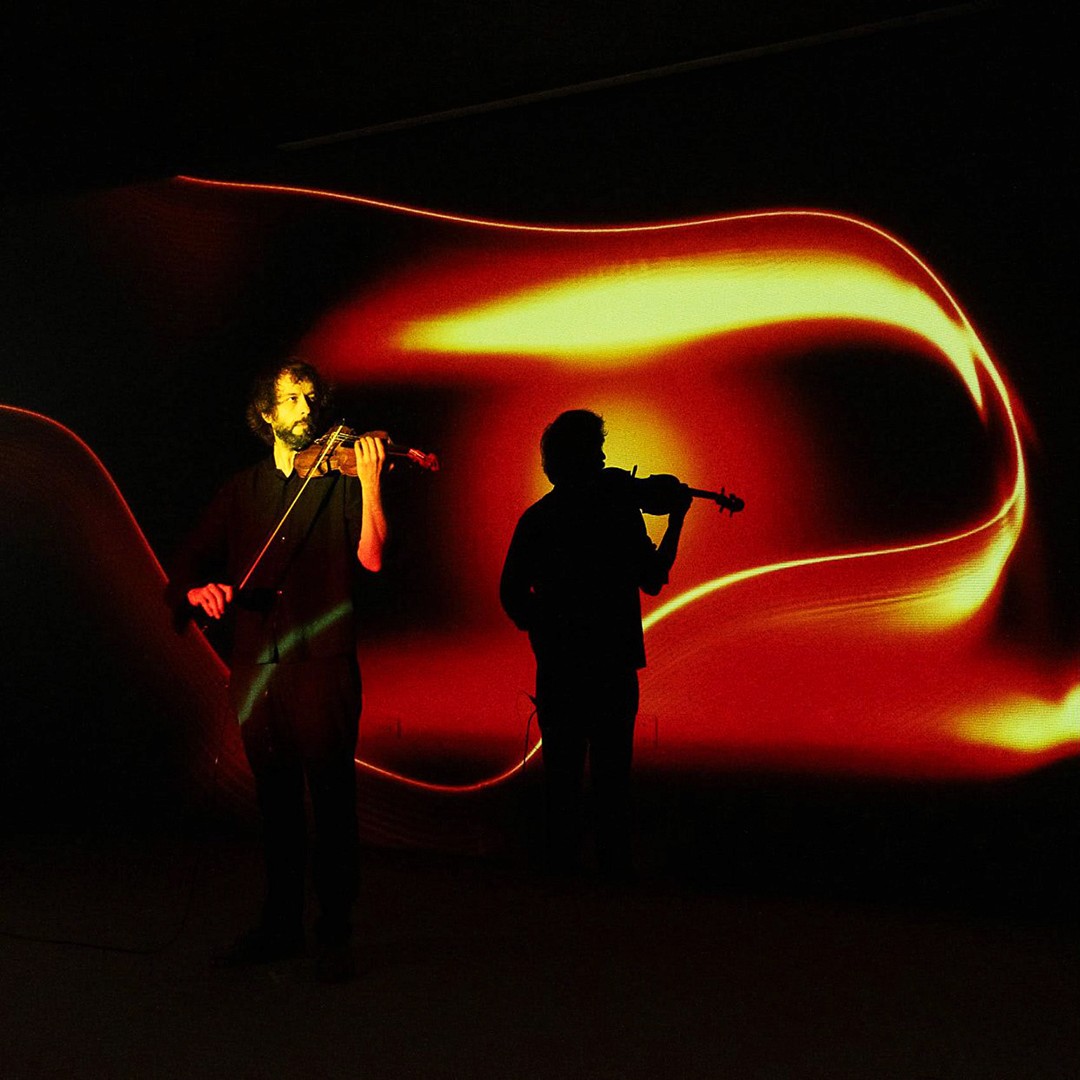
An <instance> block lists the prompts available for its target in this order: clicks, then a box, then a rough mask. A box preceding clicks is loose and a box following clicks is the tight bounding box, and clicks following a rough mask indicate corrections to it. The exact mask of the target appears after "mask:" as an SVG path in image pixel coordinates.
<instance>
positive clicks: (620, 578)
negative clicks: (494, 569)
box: [499, 470, 668, 668]
mask: <svg viewBox="0 0 1080 1080" xmlns="http://www.w3.org/2000/svg"><path fill="white" fill-rule="evenodd" d="M617 471H618V470H605V471H604V472H603V473H601V474H600V475H599V476H598V478H597V480H596V482H594V483H592V484H588V485H583V486H577V487H572V486H565V485H560V486H557V487H555V488H554V489H552V491H550V492H549V493H548V494H547V495H545V496H544V497H543V498H542V499H540V500H539V501H538V502H535V503H533V505H532V506H530V507H529V508H528V509H527V510H526V511H525V513H524V514H522V515H521V519H520V520H519V521H518V524H517V528H516V529H515V530H514V535H513V538H512V540H511V541H510V548H509V550H508V551H507V554H506V562H505V564H504V565H503V572H502V579H501V581H500V586H499V596H500V599H501V601H502V605H503V608H504V610H505V611H506V613H507V614H508V615H509V616H510V618H511V619H513V621H514V623H515V625H516V626H517V627H518V628H519V629H521V630H527V631H528V633H529V641H530V644H531V645H532V647H533V651H534V652H535V654H536V660H537V663H538V664H572V665H580V664H582V663H586V664H592V663H595V664H603V665H605V666H627V667H632V668H641V667H644V666H645V641H644V636H643V634H642V629H641V594H640V592H639V589H644V590H645V591H646V592H648V593H649V594H651V595H656V593H658V592H659V591H660V589H661V588H662V587H663V586H664V585H666V584H667V580H668V575H667V569H666V568H665V567H664V565H663V564H662V562H661V559H660V557H659V555H658V553H657V549H656V546H655V545H654V544H653V543H652V541H651V540H650V539H649V534H648V532H647V531H646V529H645V521H644V519H643V518H642V516H641V511H640V510H639V509H638V508H637V506H636V505H634V503H633V501H632V500H631V499H630V498H628V496H627V490H626V488H625V486H624V485H622V484H620V483H618V482H617V480H618V479H619V478H618V477H616V476H615V475H614V474H615V473H616V472H617ZM623 475H625V474H623Z"/></svg>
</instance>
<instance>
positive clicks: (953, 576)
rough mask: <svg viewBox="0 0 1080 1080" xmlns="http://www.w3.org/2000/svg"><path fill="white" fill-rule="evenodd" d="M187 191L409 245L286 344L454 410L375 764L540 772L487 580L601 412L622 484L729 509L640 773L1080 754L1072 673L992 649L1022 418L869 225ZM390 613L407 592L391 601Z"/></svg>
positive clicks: (463, 779)
mask: <svg viewBox="0 0 1080 1080" xmlns="http://www.w3.org/2000/svg"><path fill="white" fill-rule="evenodd" d="M187 183H190V184H196V183H198V184H202V185H204V186H207V187H215V188H218V189H220V190H222V191H228V192H230V193H231V195H230V197H234V198H240V199H280V198H290V199H298V198H329V199H333V200H334V201H335V202H337V203H339V204H342V205H343V206H348V207H353V208H354V209H355V212H356V213H358V214H367V215H376V216H377V217H379V218H380V220H383V221H384V223H385V219H386V218H388V217H390V218H393V219H398V218H400V220H402V221H403V222H407V223H408V224H409V234H408V235H409V245H408V251H409V252H410V255H409V258H408V259H407V260H404V261H401V262H399V263H397V264H396V265H395V266H394V267H393V268H392V269H389V270H385V271H381V272H378V271H377V272H371V271H370V270H369V272H368V273H367V274H366V283H365V284H364V285H363V286H362V287H358V288H357V290H356V291H355V293H354V295H352V296H351V297H348V298H347V299H346V300H344V301H343V302H342V303H340V304H339V305H338V306H337V307H336V308H334V309H333V310H329V311H327V312H325V314H324V315H323V316H322V317H321V318H320V319H319V320H318V321H317V323H316V324H315V325H314V326H312V328H311V330H310V333H309V334H308V335H307V337H306V339H305V340H304V341H303V342H302V343H301V345H300V349H299V351H300V352H302V353H303V354H305V355H306V356H307V357H308V358H309V359H311V360H312V361H313V362H315V363H316V364H318V365H319V366H320V367H321V368H323V369H324V370H326V371H327V372H328V373H329V374H330V375H331V376H332V377H333V378H335V379H336V380H337V381H338V382H339V384H341V385H342V386H343V387H345V388H348V389H349V390H351V391H352V392H354V393H355V395H356V396H357V397H358V398H361V399H362V397H363V395H364V393H365V392H367V393H369V394H371V395H373V396H378V397H379V398H380V400H383V401H385V400H388V399H389V398H391V397H392V396H393V395H399V396H400V398H401V400H402V401H406V402H407V401H409V400H412V398H411V397H410V395H412V397H415V396H416V392H417V391H418V390H423V391H424V392H425V393H427V394H428V395H429V396H430V395H435V396H436V397H437V398H438V401H439V402H440V404H439V405H438V406H437V408H436V409H435V411H436V412H437V413H438V417H437V419H438V431H439V441H438V442H436V443H432V444H431V449H433V450H435V451H436V452H437V453H438V456H439V460H440V462H441V464H442V469H441V472H440V473H439V476H438V478H437V479H432V480H431V484H430V485H427V490H426V494H425V515H426V516H425V519H424V527H423V531H424V534H425V535H424V537H423V538H422V539H423V543H424V544H425V545H426V548H425V551H426V553H427V556H428V558H429V559H430V560H431V562H432V564H433V566H434V567H435V569H434V571H433V578H434V579H435V581H436V588H434V589H433V590H432V591H435V592H438V594H439V595H438V597H437V600H438V603H437V604H436V603H435V598H434V597H431V598H429V597H428V596H427V595H426V593H425V594H424V595H419V596H413V595H408V598H409V600H410V604H409V609H410V611H412V612H413V613H414V614H413V617H412V622H411V623H410V624H409V625H408V626H404V627H403V626H400V625H399V626H395V628H394V629H393V631H387V632H385V633H383V632H380V631H379V630H378V629H372V631H371V633H370V634H369V636H368V638H367V640H365V642H364V643H363V645H362V651H361V663H362V668H363V671H364V685H365V711H364V719H363V723H362V725H361V743H360V764H361V765H362V766H363V767H364V768H366V769H368V770H371V771H373V772H376V773H378V774H380V775H382V776H384V777H389V778H391V779H394V780H397V781H401V782H405V783H409V784H417V785H420V786H423V787H430V788H433V789H434V790H437V791H445V792H454V791H458V792H468V791H477V790H480V789H482V788H484V787H489V786H492V785H495V784H498V783H501V782H503V781H504V780H505V779H507V778H508V777H509V776H511V775H513V773H514V772H515V771H517V770H519V769H520V768H522V767H523V762H524V759H525V758H526V757H527V756H528V755H529V754H531V753H535V750H536V736H535V731H532V732H531V733H530V732H528V731H527V722H528V718H529V714H530V705H529V701H528V696H527V695H528V694H529V693H530V692H531V690H532V658H531V655H530V653H529V650H528V645H527V643H526V641H525V639H524V636H523V635H519V634H518V633H517V631H515V630H514V628H513V627H512V625H511V624H510V623H509V621H508V620H507V619H506V618H505V616H504V615H503V613H502V611H501V610H500V608H499V605H498V597H497V581H498V575H499V569H500V567H501V562H502V558H503V556H504V554H505V551H506V546H507V544H508V542H509V538H510V534H511V532H512V530H513V527H514V524H515V522H516V520H517V517H518V516H519V514H520V513H521V511H522V510H523V509H524V508H525V506H527V505H528V504H529V503H530V502H531V501H533V500H534V499H535V498H537V497H538V496H539V495H540V494H542V493H543V491H544V490H546V482H545V481H544V478H543V476H542V474H541V472H540V469H539V460H538V452H537V441H538V438H539V434H540V431H541V430H542V428H543V426H544V425H545V424H546V423H547V422H548V421H549V420H550V419H552V418H553V417H554V416H555V415H556V414H557V413H558V412H560V411H562V410H563V409H566V408H574V407H587V408H592V409H595V410H596V411H598V412H600V413H602V414H603V415H604V417H605V419H606V423H607V427H608V430H609V433H610V434H609V438H608V442H607V446H606V450H607V456H608V463H609V464H610V465H614V466H619V467H623V468H631V467H633V466H635V465H636V466H637V467H638V470H639V474H641V475H648V474H650V473H675V474H676V475H678V476H679V477H680V478H681V479H683V480H685V481H686V482H688V483H690V484H691V485H692V486H694V487H701V488H707V489H717V490H718V489H719V488H720V487H721V486H722V485H724V486H726V487H727V488H728V489H729V490H734V491H736V492H737V493H738V494H739V495H740V496H741V497H742V498H744V499H745V500H746V510H745V512H744V513H742V514H740V515H738V516H736V517H734V518H729V517H727V516H722V517H721V516H720V515H718V514H717V513H716V510H715V508H711V509H710V508H709V507H707V506H705V505H702V504H699V505H696V506H695V507H694V508H693V510H692V511H691V514H690V517H689V518H688V521H687V526H686V529H685V532H684V535H683V542H682V546H681V550H680V556H679V560H678V562H677V563H676V566H675V570H674V572H673V574H672V582H671V584H670V585H669V586H668V588H667V589H666V590H665V591H664V593H663V594H661V596H660V597H658V598H656V599H655V600H650V599H649V598H645V616H644V624H645V629H646V649H647V652H648V657H649V664H648V667H647V668H646V669H645V671H644V672H643V678H642V708H641V713H640V716H639V725H638V735H637V739H638V747H637V754H638V761H639V764H641V765H646V766H647V765H648V764H649V763H650V762H652V763H655V764H657V765H663V766H665V767H670V768H674V769H711V768H723V767H732V766H736V765H742V764H748V765H751V764H752V765H760V766H765V767H770V768H777V769H794V770H822V771H851V772H857V773H864V774H883V775H896V776H943V777H944V776H950V777H956V776H960V777H965V776H966V777H988V776H995V775H1005V774H1010V773H1018V772H1023V771H1025V770H1028V769H1032V768H1035V767H1037V766H1040V765H1043V764H1046V763H1048V762H1050V761H1053V760H1056V759H1059V758H1062V757H1065V756H1068V755H1071V754H1075V753H1076V752H1077V750H1078V749H1080V700H1078V696H1080V677H1078V664H1077V662H1076V658H1075V656H1074V657H1073V658H1072V660H1071V662H1069V663H1063V662H1061V661H1060V658H1054V657H1052V656H1051V655H1050V653H1051V650H1049V649H1047V650H1045V652H1046V655H1045V657H1040V656H1039V655H1038V654H1037V652H1036V651H1035V650H1032V649H1031V648H1025V649H1023V650H1020V649H1017V648H1014V647H1011V646H1010V642H1009V637H1008V635H1007V634H1005V633H1004V632H1003V631H1002V620H1001V612H1000V601H1001V598H1002V594H1003V591H1004V589H1005V587H1006V585H1007V584H1009V583H1010V575H1011V573H1012V571H1013V570H1014V569H1015V567H1016V564H1017V560H1018V559H1021V558H1032V557H1033V556H1031V555H1030V554H1029V553H1028V552H1027V551H1026V550H1025V549H1024V547H1023V545H1021V538H1022V536H1023V533H1024V528H1025V517H1026V509H1027V507H1026V503H1027V499H1028V490H1027V481H1026V466H1025V460H1024V447H1023V441H1022V438H1021V422H1022V421H1021V417H1020V415H1019V406H1018V404H1017V403H1016V401H1015V400H1014V398H1013V395H1012V394H1011V393H1010V390H1009V388H1008V385H1007V381H1006V379H1005V377H1004V375H1003V374H1002V372H1001V370H1000V369H999V367H998V365H997V363H996V362H995V360H994V359H993V358H992V357H991V355H990V353H989V351H988V350H987V348H986V347H985V345H984V343H983V342H982V341H981V340H980V338H979V336H978V334H977V332H976V330H975V328H974V327H973V326H972V324H971V322H970V321H969V319H968V317H967V316H966V315H965V313H964V311H963V310H962V309H961V307H960V306H959V304H958V302H957V301H956V299H955V298H954V297H953V295H952V294H951V292H950V291H949V289H948V288H947V287H946V286H945V284H944V283H943V282H942V281H941V280H940V279H939V278H938V277H937V276H936V275H935V274H934V272H933V271H932V270H931V269H930V268H929V267H928V266H927V265H926V264H925V262H924V261H923V260H921V259H920V258H919V257H918V256H917V255H916V254H915V253H914V252H913V251H912V250H911V249H910V248H908V247H907V246H905V245H904V244H903V243H901V242H900V241H899V240H897V239H896V238H894V237H892V236H890V235H889V234H888V233H886V232H885V231H883V230H882V229H880V228H878V227H876V226H874V225H871V224H868V223H866V222H863V221H859V220H856V219H853V218H851V217H846V216H843V215H839V214H833V213H826V212H819V211H772V212H767V213H753V214H739V215H729V216H724V217H717V218H710V219H703V220H695V221H687V222H672V223H664V224H658V225H648V224H646V225H640V226H628V227H623V228H554V227H532V226H526V225H515V224H512V223H505V222H492V221H480V220H471V219H468V218H464V217H460V216H458V217H453V216H449V215H439V214H436V213H433V212H430V211H420V210H414V209H411V208H408V207H401V206H391V205H389V204H385V203H377V202H374V201H372V200H366V199H361V198H357V197H354V196H346V195H341V194H338V193H333V192H312V191H295V190H289V189H285V188H267V187H260V186H257V185H237V184H228V185H227V184H217V183H215V182H210V181H195V180H188V181H187ZM357 259H358V263H362V261H363V253H362V252H358V255H357ZM838 372H839V373H840V374H837V373H838ZM844 380H848V381H847V382H845V381H844ZM852 386H854V387H856V388H857V389H858V392H857V393H856V392H855V390H852V389H851V387H852ZM837 387H840V389H841V390H842V391H843V392H842V393H836V392H834V391H836V389H837ZM845 388H846V389H845ZM845 395H846V396H845ZM920 395H921V396H920ZM913 400H917V402H922V405H921V406H919V407H915V406H913V405H912V401H913ZM927 401H929V402H930V404H929V405H927V404H926V402H927ZM938 402H942V403H943V404H942V405H941V407H940V408H938V405H937V403H938ZM841 405H847V406H850V408H851V410H852V412H851V415H850V421H849V418H848V416H846V415H845V414H843V413H842V410H841V408H840V407H841ZM830 409H831V410H832V411H831V412H830V411H829V410H830ZM874 410H878V411H879V413H880V420H881V422H882V424H885V423H886V422H888V423H892V424H893V428H896V418H897V416H901V417H902V416H904V415H908V414H910V416H911V427H910V431H909V432H908V433H907V434H909V436H910V442H909V443H908V444H897V445H893V444H889V446H888V447H887V452H884V451H882V448H881V447H880V446H876V448H875V445H871V444H872V443H873V439H872V438H871V437H870V436H869V435H868V434H867V433H871V434H872V432H873V431H874V430H875V423H876V420H877V417H875V416H873V415H869V416H868V415H867V413H869V412H872V411H874ZM416 422H417V424H418V425H420V424H422V423H424V422H425V418H424V417H418V418H417V421H416ZM408 437H410V438H416V439H417V440H418V441H420V442H422V443H423V445H425V446H426V445H428V444H429V443H428V441H425V440H426V439H429V433H428V432H426V431H425V430H424V429H423V428H422V427H418V428H417V429H416V430H414V431H412V432H409V433H408ZM927 447H931V448H933V451H934V455H935V456H934V457H933V459H932V460H930V461H929V462H928V461H927V460H926V459H925V456H923V457H920V453H924V454H925V452H927V451H926V448H927ZM917 469H924V470H926V472H925V475H927V476H930V477H931V478H932V479H933V480H934V483H933V484H930V485H929V486H930V487H931V488H932V491H931V493H930V494H929V495H927V497H926V498H925V499H921V498H920V497H919V480H918V476H916V477H915V478H914V479H912V475H911V474H912V473H913V472H914V471H916V470H917ZM939 474H940V475H939ZM860 477H861V479H860ZM949 477H955V478H956V483H955V486H956V488H957V491H956V492H955V493H954V492H953V491H952V490H951V489H950V487H949V484H950V482H951V481H949ZM972 477H975V478H976V479H975V481H972ZM425 479H428V478H425ZM405 497H407V494H406V496H405ZM897 502H899V503H900V504H901V505H900V506H899V507H898V506H897V505H896V503H897ZM647 520H650V522H651V519H647ZM1014 584H1015V583H1014ZM387 587H388V588H390V589H391V590H393V589H396V590H399V592H400V593H401V595H403V596H405V595H407V594H409V590H410V587H411V586H410V580H409V578H408V575H407V574H402V575H401V576H399V577H398V578H396V579H395V578H392V577H391V579H390V581H389V582H388V586H387ZM425 588H427V586H425ZM429 609H430V617H426V615H425V613H427V612H428V611H429ZM1036 636H1037V635H1036Z"/></svg>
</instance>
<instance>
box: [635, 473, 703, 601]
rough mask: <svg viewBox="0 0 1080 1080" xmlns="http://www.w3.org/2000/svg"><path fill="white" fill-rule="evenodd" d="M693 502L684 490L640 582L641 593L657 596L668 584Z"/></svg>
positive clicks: (687, 490)
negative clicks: (687, 515)
mask: <svg viewBox="0 0 1080 1080" xmlns="http://www.w3.org/2000/svg"><path fill="white" fill-rule="evenodd" d="M693 501H694V497H693V496H692V495H691V494H690V491H689V489H684V490H683V491H682V492H681V493H680V495H679V497H678V501H677V502H676V504H675V505H674V506H673V507H672V510H671V513H670V514H668V524H667V528H666V529H665V530H664V535H663V537H662V538H661V540H660V546H659V547H658V548H657V549H656V552H655V556H654V558H653V559H652V560H651V562H650V565H649V567H648V569H647V571H646V573H645V574H644V575H643V576H642V579H641V582H640V584H641V591H642V592H644V593H648V595H649V596H656V595H657V593H659V592H660V590H661V589H662V588H663V587H664V586H665V585H666V584H667V583H668V574H669V573H670V572H671V568H672V566H674V565H675V556H676V555H678V553H679V538H680V537H681V536H682V527H683V522H684V521H685V520H686V512H687V511H688V510H689V509H690V505H691V503H693Z"/></svg>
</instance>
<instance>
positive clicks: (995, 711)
mask: <svg viewBox="0 0 1080 1080" xmlns="http://www.w3.org/2000/svg"><path fill="white" fill-rule="evenodd" d="M958 730H959V733H960V734H961V735H962V736H963V737H964V738H966V739H967V740H968V741H969V742H973V743H981V744H984V745H987V746H999V747H1002V748H1004V749H1009V750H1019V751H1021V752H1023V753H1032V754H1034V753H1039V752H1041V751H1044V750H1053V749H1055V748H1057V747H1060V746H1065V745H1068V744H1069V743H1077V744H1078V747H1077V748H1078V749H1080V685H1077V686H1074V687H1073V688H1072V689H1071V690H1070V691H1069V692H1068V693H1066V694H1065V695H1064V697H1062V698H1061V699H1060V700H1059V701H1047V700H1044V699H1043V698H1038V697H1034V696H1032V695H1016V696H1014V697H1011V698H1009V699H1008V700H1006V701H1003V702H996V703H994V704H993V705H991V706H990V707H989V708H987V709H986V710H982V711H980V712H978V713H971V714H968V715H967V716H965V717H964V718H963V719H962V720H961V721H960V723H959V726H958Z"/></svg>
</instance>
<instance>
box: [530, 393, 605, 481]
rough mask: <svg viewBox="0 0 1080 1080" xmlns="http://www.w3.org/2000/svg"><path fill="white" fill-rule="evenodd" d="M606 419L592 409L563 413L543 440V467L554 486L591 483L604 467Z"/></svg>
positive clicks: (555, 420) (549, 426) (572, 410)
mask: <svg viewBox="0 0 1080 1080" xmlns="http://www.w3.org/2000/svg"><path fill="white" fill-rule="evenodd" d="M606 436H607V432H606V431H605V430H604V418H603V417H602V416H597V414H596V413H594V412H589V410H588V409H570V410H569V411H568V412H564V413H560V414H559V415H558V416H557V417H555V419H554V420H552V422H551V423H550V424H548V426H547V427H546V428H544V434H543V435H541V436H540V464H541V465H542V466H543V469H544V475H545V476H547V478H548V479H549V480H550V481H551V482H552V483H553V484H565V483H575V482H580V481H583V480H588V479H591V478H592V477H594V476H596V475H597V474H599V472H600V471H601V470H602V469H603V467H604V461H605V458H604V438H605V437H606Z"/></svg>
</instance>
